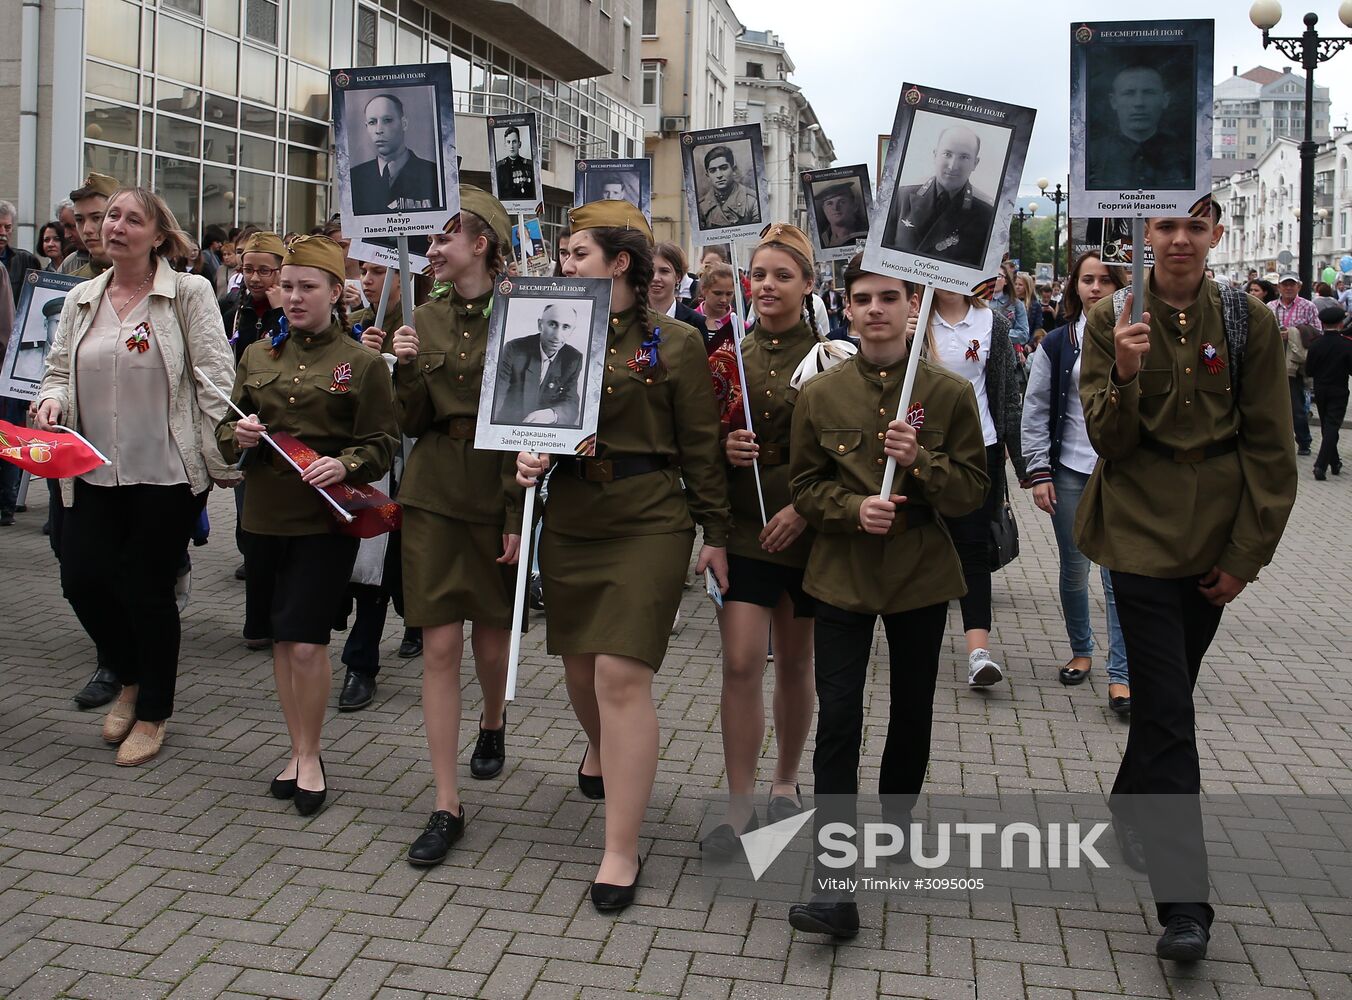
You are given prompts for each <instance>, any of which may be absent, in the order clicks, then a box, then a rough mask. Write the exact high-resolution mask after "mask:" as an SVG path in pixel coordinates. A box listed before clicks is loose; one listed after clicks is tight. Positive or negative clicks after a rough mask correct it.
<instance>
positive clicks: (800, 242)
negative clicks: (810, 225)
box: [756, 222, 817, 267]
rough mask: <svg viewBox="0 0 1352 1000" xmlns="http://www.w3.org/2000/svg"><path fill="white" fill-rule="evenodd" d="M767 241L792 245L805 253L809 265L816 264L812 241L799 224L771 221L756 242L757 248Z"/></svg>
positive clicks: (787, 245) (801, 252)
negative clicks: (792, 224)
mask: <svg viewBox="0 0 1352 1000" xmlns="http://www.w3.org/2000/svg"><path fill="white" fill-rule="evenodd" d="M767 243H781V244H783V245H784V246H786V247H792V248H793V249H794V250H797V251H798V252H799V253H800V254H802V255H803V257H804V259H806V260H807V262H808V264H809V266H813V267H815V266H816V263H817V262H816V259H815V258H814V257H813V255H812V241H811V240H809V239H808V238H807V234H806V233H804V232H803V231H802V230H801V229H799V228H798V227H797V226H791V225H789V224H788V223H787V222H772V223H770V225H768V226H766V227H765V231H764V232H762V233H761V238H760V242H759V243H757V244H756V249H757V250H759V249H760V248H761V247H763V246H765V244H767Z"/></svg>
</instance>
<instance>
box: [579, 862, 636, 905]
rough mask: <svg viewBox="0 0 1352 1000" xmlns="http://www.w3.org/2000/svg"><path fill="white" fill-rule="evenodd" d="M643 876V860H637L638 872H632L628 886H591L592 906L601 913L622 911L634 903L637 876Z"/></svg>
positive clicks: (593, 884) (604, 883) (603, 884)
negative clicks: (631, 879) (631, 878)
mask: <svg viewBox="0 0 1352 1000" xmlns="http://www.w3.org/2000/svg"><path fill="white" fill-rule="evenodd" d="M642 874H643V859H642V858H639V859H638V871H636V872H634V881H632V882H630V883H629V884H628V885H611V884H610V883H609V882H593V883H592V884H591V901H592V906H594V907H596V908H597V909H598V910H600V911H601V912H602V913H615V912H617V911H619V910H623V909H624V908H625V907H626V906H628V905H629V904H630V903H632V902H633V901H634V897H635V896H636V895H637V894H638V880H639V876H641V875H642Z"/></svg>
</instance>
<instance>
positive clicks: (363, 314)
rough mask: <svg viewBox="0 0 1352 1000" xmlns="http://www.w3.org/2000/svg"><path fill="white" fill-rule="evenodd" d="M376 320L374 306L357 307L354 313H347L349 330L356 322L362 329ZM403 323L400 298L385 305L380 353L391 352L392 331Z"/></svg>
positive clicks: (402, 306)
mask: <svg viewBox="0 0 1352 1000" xmlns="http://www.w3.org/2000/svg"><path fill="white" fill-rule="evenodd" d="M375 321H376V307H375V306H368V307H366V308H365V309H358V310H357V311H356V312H354V313H348V317H347V326H348V329H349V330H355V329H356V328H357V325H358V324H361V328H362V329H363V330H365V329H368V328H370V327H371V326H372V325H374V323H375ZM403 325H404V303H403V300H402V299H401V300H400V301H398V302H391V303H390V304H389V305H388V306H386V307H385V326H384V328H383V329H384V331H385V339H384V340H382V341H381V342H380V353H381V354H393V353H394V349H393V347H392V346H391V344H392V343H393V341H394V331H395V330H397V329H399V328H400V327H401V326H403Z"/></svg>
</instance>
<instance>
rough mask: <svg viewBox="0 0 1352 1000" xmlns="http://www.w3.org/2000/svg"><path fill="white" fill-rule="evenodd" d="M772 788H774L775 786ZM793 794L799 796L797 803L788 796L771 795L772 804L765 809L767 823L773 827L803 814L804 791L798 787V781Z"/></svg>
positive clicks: (794, 785) (795, 783)
mask: <svg viewBox="0 0 1352 1000" xmlns="http://www.w3.org/2000/svg"><path fill="white" fill-rule="evenodd" d="M771 787H772V788H773V786H771ZM793 794H795V795H797V796H798V801H797V802H795V801H794V800H793V799H791V798H789V797H788V796H787V795H771V796H770V804H769V805H768V806H767V807H766V809H765V822H767V823H770V824H772V825H773V824H775V823H780V822H782V821H784V820H786V819H788V818H789V817H790V816H797V815H798V814H799V813H801V812H802V811H803V790H802V789H801V788H799V787H798V782H796V781H795V782H794V783H793Z"/></svg>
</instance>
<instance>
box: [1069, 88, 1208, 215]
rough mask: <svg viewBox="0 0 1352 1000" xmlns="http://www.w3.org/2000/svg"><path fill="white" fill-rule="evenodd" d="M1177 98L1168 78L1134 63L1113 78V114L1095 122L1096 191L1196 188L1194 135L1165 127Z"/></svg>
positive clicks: (1092, 175)
mask: <svg viewBox="0 0 1352 1000" xmlns="http://www.w3.org/2000/svg"><path fill="white" fill-rule="evenodd" d="M1170 102H1171V95H1170V93H1169V88H1168V87H1167V86H1166V85H1165V82H1164V77H1163V75H1161V73H1160V71H1159V70H1158V69H1156V68H1155V67H1153V66H1147V65H1143V64H1141V63H1133V64H1132V65H1128V66H1124V67H1122V68H1121V69H1119V70H1118V71H1117V73H1116V74H1114V76H1113V82H1112V87H1111V89H1110V90H1109V91H1108V105H1109V106H1110V107H1111V108H1112V110H1113V114H1112V115H1111V116H1110V117H1105V118H1104V119H1103V120H1102V126H1101V127H1095V126H1096V125H1098V121H1099V120H1098V119H1091V120H1090V127H1089V129H1088V132H1089V135H1088V137H1087V138H1088V142H1087V143H1086V147H1087V148H1086V150H1085V159H1086V163H1085V187H1086V188H1088V189H1090V190H1094V191H1135V190H1137V189H1140V188H1144V189H1147V190H1164V191H1172V190H1184V189H1187V188H1191V187H1192V186H1193V176H1194V167H1195V165H1196V163H1195V161H1196V155H1195V150H1194V149H1193V148H1192V147H1193V141H1192V138H1191V137H1190V136H1180V135H1176V134H1174V133H1172V132H1170V131H1169V130H1168V129H1166V128H1164V127H1163V119H1164V115H1165V112H1166V111H1168V109H1169V105H1170Z"/></svg>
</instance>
